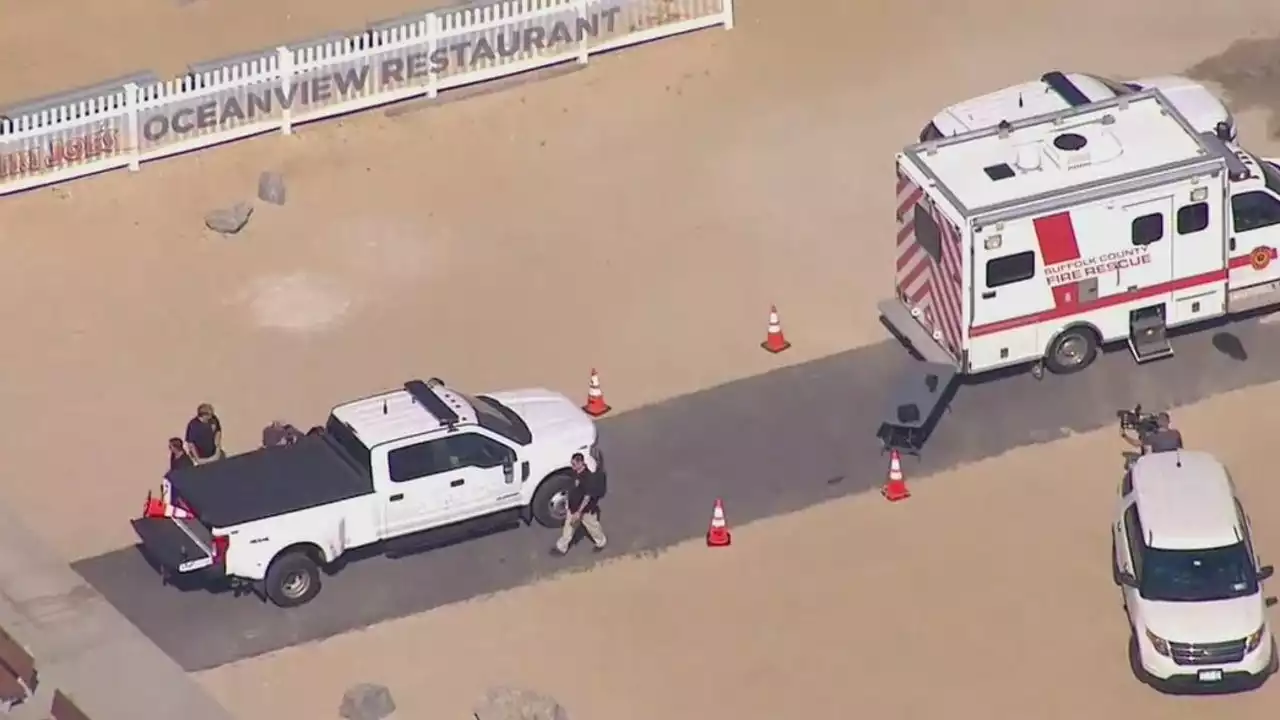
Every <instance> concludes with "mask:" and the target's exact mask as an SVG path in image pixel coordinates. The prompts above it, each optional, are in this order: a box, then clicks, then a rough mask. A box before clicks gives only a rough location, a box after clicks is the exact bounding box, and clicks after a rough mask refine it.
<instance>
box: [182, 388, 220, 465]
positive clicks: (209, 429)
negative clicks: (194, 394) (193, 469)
mask: <svg viewBox="0 0 1280 720" xmlns="http://www.w3.org/2000/svg"><path fill="white" fill-rule="evenodd" d="M186 441H187V452H188V453H189V454H190V455H191V459H192V460H193V461H195V464H196V465H202V464H204V463H210V462H213V461H214V460H221V459H222V458H224V457H226V454H225V453H223V452H222V422H221V421H220V420H218V416H217V415H216V414H214V412H213V406H212V405H210V404H209V403H200V407H198V408H196V416H195V417H193V418H191V421H190V422H188V423H187V434H186Z"/></svg>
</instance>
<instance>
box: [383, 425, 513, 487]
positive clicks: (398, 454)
mask: <svg viewBox="0 0 1280 720" xmlns="http://www.w3.org/2000/svg"><path fill="white" fill-rule="evenodd" d="M514 460H515V453H513V452H512V451H511V449H510V448H508V447H506V446H504V445H502V444H501V443H499V442H497V441H496V440H491V439H489V438H487V437H485V436H483V435H477V434H476V433H463V434H461V435H454V436H451V437H447V438H440V439H438V440H430V441H428V442H423V443H418V444H417V445H409V446H407V447H402V448H398V449H396V450H392V451H391V452H390V453H388V454H387V465H388V467H389V470H390V474H391V482H398V483H399V482H408V481H410V480H417V479H418V478H424V477H428V476H431V475H435V474H438V473H442V472H448V471H450V470H460V469H462V468H468V467H475V468H495V467H498V466H499V465H502V464H503V463H504V462H508V461H514Z"/></svg>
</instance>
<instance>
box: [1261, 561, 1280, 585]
mask: <svg viewBox="0 0 1280 720" xmlns="http://www.w3.org/2000/svg"><path fill="white" fill-rule="evenodd" d="M1275 574H1276V568H1275V566H1274V565H1263V566H1262V567H1260V568H1258V582H1262V581H1263V580H1266V579H1267V578H1269V577H1271V576H1272V575H1275Z"/></svg>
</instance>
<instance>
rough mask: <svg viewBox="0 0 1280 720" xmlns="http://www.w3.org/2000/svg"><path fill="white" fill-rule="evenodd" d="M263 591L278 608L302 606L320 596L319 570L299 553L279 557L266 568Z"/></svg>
mask: <svg viewBox="0 0 1280 720" xmlns="http://www.w3.org/2000/svg"><path fill="white" fill-rule="evenodd" d="M264 591H265V592H266V594H267V597H268V598H269V599H270V600H271V602H273V603H275V604H276V605H277V606H279V607H282V608H288V607H297V606H298V605H304V604H306V603H308V602H311V600H312V599H313V598H315V596H316V595H318V594H320V568H319V566H317V565H316V563H315V561H314V560H312V559H311V558H309V557H307V555H306V554H305V553H303V552H301V551H294V552H289V553H286V554H284V555H281V556H280V557H278V558H276V559H275V560H273V561H272V562H271V567H269V568H267V577H266V582H265V583H264Z"/></svg>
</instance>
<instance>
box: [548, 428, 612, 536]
mask: <svg viewBox="0 0 1280 720" xmlns="http://www.w3.org/2000/svg"><path fill="white" fill-rule="evenodd" d="M569 466H570V467H571V468H572V469H573V488H571V489H570V490H569V503H568V504H569V514H568V515H566V516H565V518H564V527H563V528H562V529H561V531H560V539H559V540H557V541H556V545H555V547H554V548H553V549H552V551H553V552H554V553H555V554H556V555H564V554H565V553H567V552H569V543H571V542H573V536H574V535H575V534H577V531H578V527H579V526H581V527H582V529H583V530H585V531H586V533H587V537H589V538H591V544H592V545H594V546H595V552H600V551H601V550H604V546H605V543H607V542H608V538H606V537H605V534H604V528H603V527H601V526H600V498H601V496H603V495H604V479H603V478H601V477H600V475H599V473H598V472H593V471H592V470H591V469H590V468H588V467H587V462H586V459H585V458H584V457H583V456H582V453H574V454H573V457H572V458H570V460H569Z"/></svg>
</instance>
